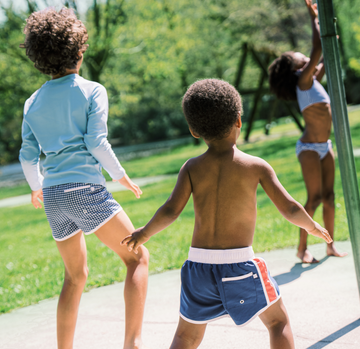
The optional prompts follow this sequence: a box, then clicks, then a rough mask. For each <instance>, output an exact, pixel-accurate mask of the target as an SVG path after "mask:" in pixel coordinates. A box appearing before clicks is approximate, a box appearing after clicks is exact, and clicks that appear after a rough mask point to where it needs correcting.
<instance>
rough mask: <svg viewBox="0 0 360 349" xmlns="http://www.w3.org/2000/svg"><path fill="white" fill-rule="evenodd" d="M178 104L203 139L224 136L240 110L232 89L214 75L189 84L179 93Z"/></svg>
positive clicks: (188, 121) (238, 97)
mask: <svg viewBox="0 0 360 349" xmlns="http://www.w3.org/2000/svg"><path fill="white" fill-rule="evenodd" d="M182 108H183V111H184V114H185V118H186V121H187V123H188V125H189V127H190V129H191V130H192V131H194V132H195V133H197V134H198V135H199V136H200V137H202V138H204V139H206V140H220V139H222V138H224V137H226V136H227V135H228V134H229V132H230V129H231V127H232V126H233V125H234V124H235V122H236V120H237V119H238V117H239V112H240V115H241V114H242V111H243V109H242V102H241V97H240V95H239V93H238V92H237V91H236V89H235V88H234V87H233V86H231V85H230V84H229V83H228V82H226V81H223V80H217V79H205V80H200V81H197V82H195V83H194V84H192V85H191V86H190V87H189V89H188V90H187V92H186V93H185V95H184V97H183V100H182Z"/></svg>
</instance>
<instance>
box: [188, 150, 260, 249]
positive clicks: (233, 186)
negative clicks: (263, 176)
mask: <svg viewBox="0 0 360 349" xmlns="http://www.w3.org/2000/svg"><path fill="white" fill-rule="evenodd" d="M259 160H260V159H257V158H255V157H253V156H250V155H247V154H245V153H243V152H241V151H240V150H238V149H237V148H236V146H233V147H231V148H225V149H222V148H221V147H219V148H217V147H213V146H210V147H209V149H208V150H207V152H206V153H204V154H202V155H201V156H199V157H197V158H193V159H190V160H189V161H188V162H187V163H186V165H185V166H184V168H183V170H184V171H186V172H187V174H188V178H189V182H190V185H191V189H192V194H193V200H194V211H195V226H194V233H193V238H192V244H191V246H192V247H196V248H206V249H232V248H241V247H247V246H251V245H252V242H253V236H254V231H255V222H256V190H257V186H258V184H259V170H260V168H261V166H259V165H260V164H259ZM260 161H261V160H260Z"/></svg>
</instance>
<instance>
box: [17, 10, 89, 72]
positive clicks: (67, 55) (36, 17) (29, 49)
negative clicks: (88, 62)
mask: <svg viewBox="0 0 360 349" xmlns="http://www.w3.org/2000/svg"><path fill="white" fill-rule="evenodd" d="M24 34H25V42H24V43H23V44H21V45H20V47H21V48H25V49H26V55H27V56H28V57H29V59H30V60H31V61H32V62H34V67H35V68H36V69H38V70H39V71H41V72H42V73H43V74H48V75H57V74H64V73H65V71H66V69H74V68H75V67H76V65H77V62H78V61H79V59H80V57H79V51H81V52H85V51H86V49H87V48H88V46H89V45H86V44H85V42H86V41H87V39H88V34H87V31H86V28H85V26H84V24H83V23H82V22H81V21H80V20H78V19H77V17H76V15H75V13H74V11H73V10H71V9H68V8H62V9H61V10H60V11H59V12H57V11H56V10H55V9H53V8H47V9H45V10H43V11H39V12H34V13H32V14H31V15H30V16H29V18H28V19H27V20H26V25H25V28H24Z"/></svg>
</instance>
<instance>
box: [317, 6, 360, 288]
mask: <svg viewBox="0 0 360 349" xmlns="http://www.w3.org/2000/svg"><path fill="white" fill-rule="evenodd" d="M317 4H318V11H319V21H320V34H321V43H322V48H323V54H324V62H325V71H326V76H327V82H328V86H329V92H330V100H331V112H332V118H333V122H334V131H335V139H336V146H337V152H338V158H339V166H340V174H341V182H342V187H343V192H344V199H345V208H346V214H347V219H348V225H349V232H350V240H351V246H352V251H353V256H354V263H355V272H356V278H357V283H358V289H359V295H360V198H359V187H358V183H357V177H356V168H355V161H354V153H353V147H352V142H351V135H350V127H349V119H348V114H347V108H346V100H345V88H344V83H343V81H342V77H341V66H340V56H339V48H338V42H337V37H336V29H335V22H336V18H335V17H334V9H333V3H332V0H318V1H317Z"/></svg>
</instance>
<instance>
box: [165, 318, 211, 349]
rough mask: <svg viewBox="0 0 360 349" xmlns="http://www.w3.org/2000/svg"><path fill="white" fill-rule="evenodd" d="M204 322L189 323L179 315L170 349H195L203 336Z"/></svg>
mask: <svg viewBox="0 0 360 349" xmlns="http://www.w3.org/2000/svg"><path fill="white" fill-rule="evenodd" d="M205 329H206V324H201V325H196V324H191V323H189V322H187V321H185V320H184V319H182V318H181V317H180V318H179V324H178V327H177V330H176V333H175V336H174V339H173V342H172V343H171V347H170V349H195V348H197V347H198V346H199V345H200V343H201V341H202V340H203V338H204V333H205Z"/></svg>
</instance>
